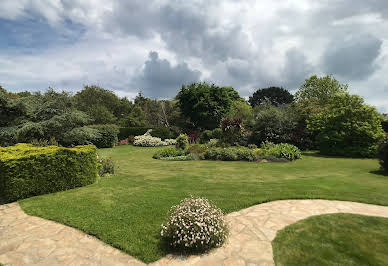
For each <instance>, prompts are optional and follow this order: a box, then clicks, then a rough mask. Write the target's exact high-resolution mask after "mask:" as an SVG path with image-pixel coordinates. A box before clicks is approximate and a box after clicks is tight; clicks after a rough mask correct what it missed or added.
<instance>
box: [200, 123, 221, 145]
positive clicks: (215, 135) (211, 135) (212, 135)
mask: <svg viewBox="0 0 388 266" xmlns="http://www.w3.org/2000/svg"><path fill="white" fill-rule="evenodd" d="M221 137H222V129H221V128H219V127H217V128H215V129H213V130H205V131H203V132H202V134H201V135H200V137H199V142H200V143H202V144H203V143H207V142H209V140H211V139H220V138H221Z"/></svg>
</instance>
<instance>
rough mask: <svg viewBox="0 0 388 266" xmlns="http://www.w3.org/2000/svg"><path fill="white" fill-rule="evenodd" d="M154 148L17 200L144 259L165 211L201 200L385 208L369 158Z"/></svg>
mask: <svg viewBox="0 0 388 266" xmlns="http://www.w3.org/2000/svg"><path fill="white" fill-rule="evenodd" d="M158 149H160V148H139V147H133V146H119V147H116V148H113V149H103V150H100V151H99V153H100V154H101V155H102V156H111V157H112V158H113V160H114V161H115V162H116V166H117V167H118V169H117V172H116V174H115V175H113V176H111V177H109V178H104V179H101V180H99V181H98V182H97V183H95V184H93V185H90V186H87V187H83V188H78V189H73V190H69V191H65V192H59V193H55V194H49V195H43V196H38V197H33V198H29V199H26V200H22V201H20V203H21V206H22V208H23V210H24V211H25V212H26V213H28V214H30V215H36V216H41V217H44V218H46V219H50V220H54V221H58V222H60V223H63V224H67V225H70V226H73V227H76V228H78V229H80V230H82V231H85V232H87V233H89V234H92V235H95V236H97V237H98V238H100V239H101V240H103V241H105V242H106V243H109V244H111V245H113V246H115V247H117V248H120V249H122V250H124V251H125V252H127V253H129V254H130V255H132V256H135V257H137V258H139V259H141V260H143V261H144V262H152V261H155V260H157V259H159V258H161V257H162V256H164V255H165V254H166V252H167V251H166V250H165V249H164V248H163V247H162V246H161V244H160V237H159V234H160V225H161V223H162V222H163V221H164V218H165V217H166V213H167V211H168V210H169V208H170V207H171V206H172V205H174V204H177V203H179V201H180V200H182V199H183V198H185V197H187V196H189V195H195V196H204V197H207V198H209V199H211V200H212V201H214V202H215V203H216V204H217V205H218V206H219V207H220V208H221V209H223V210H224V211H225V212H232V211H236V210H240V209H243V208H246V207H249V206H252V205H255V204H258V203H261V202H266V201H271V200H277V199H306V198H322V199H337V200H348V201H359V202H365V203H373V204H380V205H388V193H387V191H388V177H387V176H384V175H381V174H379V173H378V172H377V170H378V168H379V165H378V162H377V160H375V159H346V158H327V157H321V156H318V155H316V154H314V153H307V154H304V156H303V159H301V160H297V161H295V162H291V163H254V162H220V161H182V162H176V161H162V160H155V159H152V155H153V153H154V152H155V151H156V150H158Z"/></svg>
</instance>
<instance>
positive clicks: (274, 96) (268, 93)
mask: <svg viewBox="0 0 388 266" xmlns="http://www.w3.org/2000/svg"><path fill="white" fill-rule="evenodd" d="M248 101H249V104H250V105H251V106H252V107H255V106H257V105H260V104H263V103H267V102H270V103H271V104H273V105H275V106H279V105H282V104H289V103H292V102H293V101H294V96H293V95H292V94H291V93H290V92H289V91H288V90H286V89H283V88H279V87H269V88H265V89H259V90H257V91H255V92H254V93H253V95H252V96H250V97H249V100H248Z"/></svg>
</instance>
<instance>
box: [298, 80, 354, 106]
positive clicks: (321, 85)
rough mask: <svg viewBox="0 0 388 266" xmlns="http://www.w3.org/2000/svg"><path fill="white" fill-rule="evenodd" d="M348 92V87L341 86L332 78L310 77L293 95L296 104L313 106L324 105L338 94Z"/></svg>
mask: <svg viewBox="0 0 388 266" xmlns="http://www.w3.org/2000/svg"><path fill="white" fill-rule="evenodd" d="M347 90H348V85H346V84H341V83H339V82H338V80H336V79H335V78H334V77H332V76H329V75H328V76H325V77H321V78H320V77H317V76H316V75H314V76H311V77H310V78H308V79H306V80H305V83H304V84H303V85H302V86H301V87H300V88H299V90H298V91H297V92H296V93H295V99H296V100H297V101H298V102H305V101H306V102H310V103H311V104H315V105H320V106H322V105H325V104H326V103H327V102H328V101H329V99H330V98H331V97H332V96H333V95H336V94H338V93H344V92H346V91H347Z"/></svg>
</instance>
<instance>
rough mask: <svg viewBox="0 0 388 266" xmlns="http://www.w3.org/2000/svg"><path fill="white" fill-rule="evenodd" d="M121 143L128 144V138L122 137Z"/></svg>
mask: <svg viewBox="0 0 388 266" xmlns="http://www.w3.org/2000/svg"><path fill="white" fill-rule="evenodd" d="M119 143H120V145H128V140H127V139H122V140H120V142H119Z"/></svg>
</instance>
